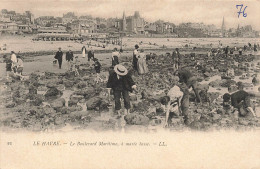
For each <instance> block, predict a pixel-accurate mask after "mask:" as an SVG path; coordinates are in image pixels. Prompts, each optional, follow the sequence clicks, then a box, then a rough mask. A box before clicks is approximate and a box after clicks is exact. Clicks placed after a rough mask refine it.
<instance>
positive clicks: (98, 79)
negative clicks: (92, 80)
mask: <svg viewBox="0 0 260 169" xmlns="http://www.w3.org/2000/svg"><path fill="white" fill-rule="evenodd" d="M93 60H94V62H95V63H94V64H93V65H94V68H95V70H96V73H97V78H96V82H97V83H98V82H99V81H101V80H102V79H101V78H100V76H99V73H100V68H101V64H100V63H99V61H98V59H97V58H94V59H93Z"/></svg>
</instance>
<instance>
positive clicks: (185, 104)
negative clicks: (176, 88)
mask: <svg viewBox="0 0 260 169" xmlns="http://www.w3.org/2000/svg"><path fill="white" fill-rule="evenodd" d="M177 74H178V76H179V82H180V83H181V86H180V87H181V90H182V92H183V98H182V100H181V110H182V114H183V116H184V122H185V123H186V124H189V122H190V121H189V105H190V101H189V95H190V91H189V89H190V88H191V87H192V89H193V91H194V93H195V95H196V99H197V102H199V103H201V98H200V95H199V92H198V83H197V78H196V77H195V76H194V75H193V74H192V73H191V71H190V70H188V69H187V68H183V69H181V70H179V71H178V72H177Z"/></svg>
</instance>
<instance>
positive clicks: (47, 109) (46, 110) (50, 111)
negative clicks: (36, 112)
mask: <svg viewBox="0 0 260 169" xmlns="http://www.w3.org/2000/svg"><path fill="white" fill-rule="evenodd" d="M43 112H44V113H45V114H47V115H48V114H54V113H56V110H54V109H53V108H52V107H50V106H45V107H43Z"/></svg>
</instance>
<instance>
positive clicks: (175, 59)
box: [172, 48, 180, 71]
mask: <svg viewBox="0 0 260 169" xmlns="http://www.w3.org/2000/svg"><path fill="white" fill-rule="evenodd" d="M172 59H173V68H174V71H176V70H178V69H179V66H180V62H179V61H180V52H179V49H178V48H176V49H175V51H174V52H173V53H172Z"/></svg>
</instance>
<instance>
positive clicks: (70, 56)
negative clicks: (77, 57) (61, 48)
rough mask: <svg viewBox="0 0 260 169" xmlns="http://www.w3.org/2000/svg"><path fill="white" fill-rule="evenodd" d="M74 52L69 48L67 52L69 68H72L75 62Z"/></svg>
mask: <svg viewBox="0 0 260 169" xmlns="http://www.w3.org/2000/svg"><path fill="white" fill-rule="evenodd" d="M73 58H74V56H73V52H72V51H71V50H69V51H68V52H67V53H66V61H67V62H68V69H69V70H70V68H71V63H72V62H73Z"/></svg>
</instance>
